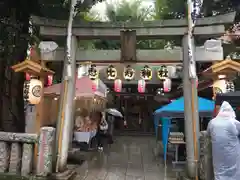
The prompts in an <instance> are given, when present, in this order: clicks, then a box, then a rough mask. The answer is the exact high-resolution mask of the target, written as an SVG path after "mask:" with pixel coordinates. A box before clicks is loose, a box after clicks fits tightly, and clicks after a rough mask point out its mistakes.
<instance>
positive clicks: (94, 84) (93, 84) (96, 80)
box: [92, 79, 99, 92]
mask: <svg viewBox="0 0 240 180" xmlns="http://www.w3.org/2000/svg"><path fill="white" fill-rule="evenodd" d="M98 82H99V81H98V79H95V80H92V90H93V92H95V91H97V89H98Z"/></svg>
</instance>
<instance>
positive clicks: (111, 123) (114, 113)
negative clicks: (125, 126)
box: [105, 108, 123, 144]
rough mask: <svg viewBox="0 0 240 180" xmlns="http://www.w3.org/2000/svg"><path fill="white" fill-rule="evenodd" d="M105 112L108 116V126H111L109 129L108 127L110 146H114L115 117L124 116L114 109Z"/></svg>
mask: <svg viewBox="0 0 240 180" xmlns="http://www.w3.org/2000/svg"><path fill="white" fill-rule="evenodd" d="M105 112H106V113H107V115H108V116H107V121H108V124H109V127H108V134H109V144H113V131H114V122H115V117H120V118H123V115H122V113H121V112H119V111H118V110H117V109H113V108H109V109H106V111H105Z"/></svg>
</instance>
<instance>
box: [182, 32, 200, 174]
mask: <svg viewBox="0 0 240 180" xmlns="http://www.w3.org/2000/svg"><path fill="white" fill-rule="evenodd" d="M193 41H194V40H193ZM192 43H194V42H192ZM182 47H183V73H184V74H183V95H184V128H185V141H186V153H187V161H186V162H187V164H186V168H187V174H188V177H190V178H194V177H196V174H197V171H198V166H197V163H198V159H199V154H198V153H199V138H198V136H199V132H200V131H199V115H198V94H197V84H196V83H197V82H196V80H191V79H190V78H189V55H188V37H187V35H185V36H184V37H183V40H182ZM194 47H195V46H194ZM193 51H195V49H194V50H193ZM193 53H194V52H193ZM193 121H194V122H193ZM193 123H196V125H194V124H193ZM193 126H195V128H193ZM194 138H196V139H195V140H196V143H194V142H195V140H194ZM196 144H197V145H196ZM195 152H197V157H196V154H195Z"/></svg>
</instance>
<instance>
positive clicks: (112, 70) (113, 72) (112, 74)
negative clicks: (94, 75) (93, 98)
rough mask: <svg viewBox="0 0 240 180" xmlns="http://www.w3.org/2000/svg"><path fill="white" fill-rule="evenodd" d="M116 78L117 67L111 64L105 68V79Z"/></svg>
mask: <svg viewBox="0 0 240 180" xmlns="http://www.w3.org/2000/svg"><path fill="white" fill-rule="evenodd" d="M116 78H117V69H116V68H115V67H114V66H113V65H110V66H108V68H107V79H108V80H115V79H116Z"/></svg>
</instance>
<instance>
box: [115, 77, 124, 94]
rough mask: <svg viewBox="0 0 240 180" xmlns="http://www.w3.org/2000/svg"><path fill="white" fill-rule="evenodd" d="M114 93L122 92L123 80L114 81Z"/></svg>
mask: <svg viewBox="0 0 240 180" xmlns="http://www.w3.org/2000/svg"><path fill="white" fill-rule="evenodd" d="M114 91H115V92H121V91H122V80H121V79H116V80H115V81H114Z"/></svg>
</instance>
